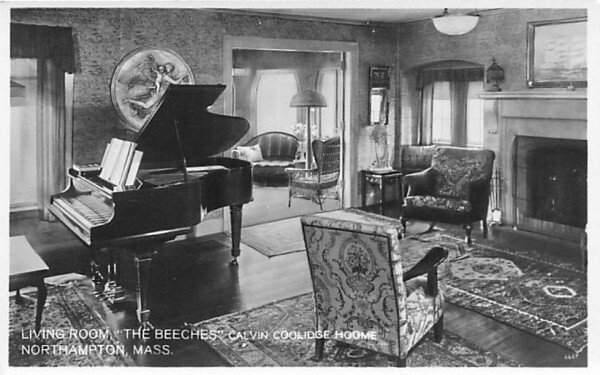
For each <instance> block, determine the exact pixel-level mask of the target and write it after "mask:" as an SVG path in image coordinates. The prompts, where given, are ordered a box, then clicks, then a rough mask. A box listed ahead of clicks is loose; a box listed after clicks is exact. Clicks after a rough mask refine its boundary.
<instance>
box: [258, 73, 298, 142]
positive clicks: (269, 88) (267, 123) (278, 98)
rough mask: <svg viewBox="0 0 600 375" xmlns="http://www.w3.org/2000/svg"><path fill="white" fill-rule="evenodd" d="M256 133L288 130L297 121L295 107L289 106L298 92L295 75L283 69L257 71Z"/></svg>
mask: <svg viewBox="0 0 600 375" xmlns="http://www.w3.org/2000/svg"><path fill="white" fill-rule="evenodd" d="M257 82H258V83H257V85H256V134H261V133H266V132H270V131H282V132H287V133H289V132H290V125H292V124H295V123H296V122H298V110H297V108H293V107H290V101H291V100H292V97H293V96H294V95H296V94H297V93H298V83H297V80H296V75H295V74H294V73H292V72H290V71H285V70H280V69H277V70H261V71H259V72H257Z"/></svg>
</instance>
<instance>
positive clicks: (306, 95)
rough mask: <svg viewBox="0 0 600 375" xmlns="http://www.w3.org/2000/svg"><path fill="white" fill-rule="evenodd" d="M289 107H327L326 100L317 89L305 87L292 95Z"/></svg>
mask: <svg viewBox="0 0 600 375" xmlns="http://www.w3.org/2000/svg"><path fill="white" fill-rule="evenodd" d="M290 107H327V100H325V97H324V96H323V95H321V94H320V93H318V92H317V91H315V90H311V89H307V90H302V91H300V92H299V93H297V94H296V95H294V97H293V98H292V101H291V102H290Z"/></svg>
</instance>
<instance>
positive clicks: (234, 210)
mask: <svg viewBox="0 0 600 375" xmlns="http://www.w3.org/2000/svg"><path fill="white" fill-rule="evenodd" d="M229 211H230V216H231V256H232V257H233V258H232V259H231V261H230V262H229V264H230V265H232V266H237V265H238V261H237V257H239V256H240V253H241V250H240V239H241V235H242V205H241V204H237V205H233V206H229Z"/></svg>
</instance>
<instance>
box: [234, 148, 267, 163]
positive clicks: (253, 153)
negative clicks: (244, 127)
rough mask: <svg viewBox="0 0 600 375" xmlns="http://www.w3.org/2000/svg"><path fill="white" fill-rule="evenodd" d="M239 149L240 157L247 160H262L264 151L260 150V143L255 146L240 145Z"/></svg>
mask: <svg viewBox="0 0 600 375" xmlns="http://www.w3.org/2000/svg"><path fill="white" fill-rule="evenodd" d="M237 151H238V152H239V154H240V159H242V160H246V161H249V162H257V161H262V160H263V156H262V151H261V150H260V145H258V144H257V145H254V146H238V147H237Z"/></svg>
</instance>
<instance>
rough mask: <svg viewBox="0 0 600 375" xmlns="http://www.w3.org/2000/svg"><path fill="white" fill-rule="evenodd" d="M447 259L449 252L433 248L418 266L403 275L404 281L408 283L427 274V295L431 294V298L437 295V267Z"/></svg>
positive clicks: (438, 247)
mask: <svg viewBox="0 0 600 375" xmlns="http://www.w3.org/2000/svg"><path fill="white" fill-rule="evenodd" d="M447 257H448V250H446V249H444V248H443V247H441V246H436V247H433V248H432V249H431V250H429V251H428V252H427V254H425V256H424V257H423V258H422V259H421V260H420V261H419V262H418V263H417V264H415V265H414V266H413V267H412V268H411V269H410V270H408V271H406V272H404V273H403V274H402V280H403V281H404V282H406V281H408V280H410V279H413V278H415V277H417V276H421V275H424V274H427V290H426V291H425V293H427V294H429V295H430V296H435V295H437V290H438V287H437V283H438V280H437V267H438V266H439V265H440V263H442V262H443V261H444V259H446V258H447Z"/></svg>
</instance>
